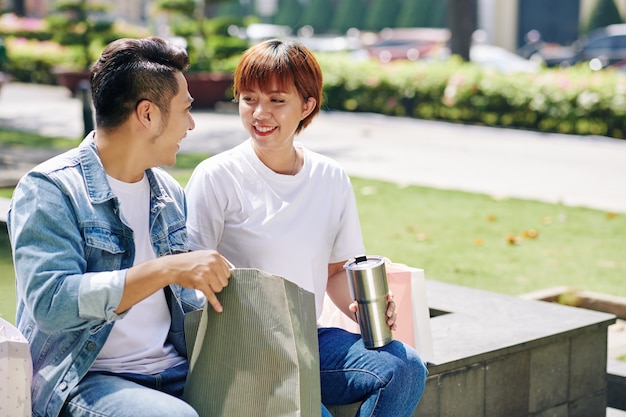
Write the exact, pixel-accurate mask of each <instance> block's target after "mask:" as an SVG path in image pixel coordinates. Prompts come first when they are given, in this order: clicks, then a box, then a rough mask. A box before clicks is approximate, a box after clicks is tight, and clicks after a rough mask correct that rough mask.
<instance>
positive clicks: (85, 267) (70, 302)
mask: <svg viewBox="0 0 626 417" xmlns="http://www.w3.org/2000/svg"><path fill="white" fill-rule="evenodd" d="M70 195H72V192H71V191H69V190H62V189H61V188H60V187H59V184H55V183H53V182H52V181H51V180H50V179H49V177H48V176H46V175H44V174H42V173H30V174H28V175H27V176H26V177H24V178H23V179H22V181H21V182H20V185H19V186H18V187H17V188H16V190H15V193H14V197H13V204H12V207H11V210H10V214H9V218H10V232H11V235H12V246H13V256H14V264H15V272H16V276H17V277H18V279H17V292H18V294H20V295H21V296H22V299H23V300H24V302H25V307H26V308H27V309H28V310H29V311H30V312H31V314H32V316H33V318H34V319H35V321H36V322H37V324H38V326H40V328H41V329H42V330H43V331H45V332H47V333H52V334H53V333H57V332H62V331H66V330H73V329H79V328H84V327H91V326H93V324H94V323H93V320H101V321H102V322H110V321H113V320H115V319H117V318H119V316H117V315H116V314H115V313H114V310H115V309H116V308H117V305H118V304H119V302H120V300H121V297H122V292H123V288H124V280H125V275H126V269H123V268H122V269H120V267H121V265H120V264H119V262H120V261H119V260H118V259H119V258H120V253H121V252H124V251H125V248H124V244H123V242H122V241H123V237H124V233H126V234H128V233H129V232H125V231H124V230H119V231H118V233H113V232H115V231H114V230H112V229H113V228H112V227H111V225H110V224H105V222H104V219H98V217H91V219H89V218H88V217H87V216H85V215H84V213H80V212H81V211H84V208H80V207H77V203H76V200H77V199H76V197H75V196H73V198H71V197H70ZM121 229H122V228H121ZM127 238H128V239H132V235H130V236H128V237H127ZM95 256H98V257H100V258H101V259H99V260H98V261H97V262H96V263H95V264H93V263H92V264H90V262H89V259H90V258H93V257H95ZM108 257H110V258H111V259H109V260H107V258H108ZM107 263H110V265H106V264H107ZM94 265H97V266H98V267H97V268H94ZM106 266H111V267H110V268H108V267H106ZM114 266H115V267H114ZM90 268H93V269H94V270H90Z"/></svg>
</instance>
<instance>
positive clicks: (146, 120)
mask: <svg viewBox="0 0 626 417" xmlns="http://www.w3.org/2000/svg"><path fill="white" fill-rule="evenodd" d="M135 117H136V118H137V121H138V122H139V123H141V124H142V125H144V126H146V127H150V124H151V123H152V121H153V119H154V105H153V104H152V102H151V101H150V100H141V101H140V102H139V104H137V107H135Z"/></svg>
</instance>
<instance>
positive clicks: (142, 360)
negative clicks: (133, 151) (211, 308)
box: [91, 175, 185, 374]
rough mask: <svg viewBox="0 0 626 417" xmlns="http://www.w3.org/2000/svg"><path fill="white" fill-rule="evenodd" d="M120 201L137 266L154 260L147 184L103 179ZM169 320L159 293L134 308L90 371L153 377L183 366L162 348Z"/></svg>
mask: <svg viewBox="0 0 626 417" xmlns="http://www.w3.org/2000/svg"><path fill="white" fill-rule="evenodd" d="M107 179H108V181H109V185H110V186H111V189H112V190H113V193H114V194H115V195H116V196H117V198H118V199H119V201H120V206H121V213H122V219H123V220H124V221H125V222H126V224H127V225H128V226H129V227H130V228H131V229H133V233H134V241H135V261H134V264H135V265H137V264H139V263H141V262H145V261H147V260H150V259H154V258H155V254H154V249H153V248H152V243H151V240H150V230H149V225H150V220H149V219H150V217H149V216H150V184H149V182H148V178H147V177H146V176H145V175H144V177H143V179H142V180H141V181H139V182H135V183H126V182H122V181H119V180H117V179H115V178H113V177H110V176H107ZM170 324H171V316H170V312H169V309H168V307H167V301H166V300H165V293H164V292H163V290H160V291H157V292H155V293H154V294H152V295H151V296H149V297H148V298H146V299H144V300H143V301H141V302H139V303H137V304H136V305H134V306H133V307H132V308H131V309H130V311H128V313H127V314H126V316H124V317H123V318H122V319H120V320H118V321H116V322H115V324H114V325H113V329H112V331H111V334H110V335H109V337H108V338H107V341H106V343H105V344H104V346H103V348H102V350H101V351H100V353H99V355H98V357H97V358H96V361H95V362H94V364H93V365H92V367H91V370H93V371H108V372H117V373H119V372H130V373H137V374H155V373H158V372H162V371H164V370H166V369H168V368H171V367H173V366H176V365H179V364H180V363H183V362H184V360H185V359H184V358H183V357H181V356H180V355H179V354H178V352H177V351H176V350H175V349H174V347H173V346H172V345H171V344H166V339H167V334H168V332H169V329H170Z"/></svg>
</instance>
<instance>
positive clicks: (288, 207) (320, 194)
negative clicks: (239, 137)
mask: <svg viewBox="0 0 626 417" xmlns="http://www.w3.org/2000/svg"><path fill="white" fill-rule="evenodd" d="M295 146H298V147H300V148H301V149H302V150H303V155H304V166H303V167H302V169H301V170H300V172H298V173H297V174H296V175H293V176H292V175H283V174H277V173H276V172H274V171H272V170H271V169H270V168H268V167H267V166H266V165H264V164H263V163H262V162H261V160H260V159H259V158H258V157H257V156H256V154H255V153H254V150H253V148H252V144H251V140H250V139H248V140H247V141H246V142H244V143H242V144H240V145H238V146H236V147H235V148H233V149H231V150H229V151H226V152H223V153H221V154H218V155H215V156H213V157H211V158H209V159H207V160H205V161H203V162H202V163H200V164H199V165H198V167H197V168H196V169H195V170H194V173H193V174H192V176H191V178H190V181H189V183H188V184H187V187H186V190H185V191H186V194H187V201H188V213H189V216H188V223H187V229H188V233H189V244H190V247H191V249H193V250H196V249H216V250H217V251H218V252H220V253H221V254H222V255H223V256H225V257H226V258H227V259H228V260H230V261H231V262H232V263H233V264H234V265H235V266H236V267H242V268H258V269H262V270H264V271H267V272H270V273H274V274H277V275H280V276H282V277H284V278H286V279H288V280H290V281H292V282H294V283H296V284H298V285H299V286H300V287H302V288H304V289H306V290H308V291H311V292H313V293H314V294H315V298H316V309H317V317H318V318H319V316H320V314H321V312H322V304H323V299H324V294H325V291H326V283H327V281H328V264H329V263H335V262H341V261H345V260H348V259H350V258H353V257H355V256H358V255H362V254H363V253H364V247H363V239H362V236H361V228H360V224H359V217H358V212H357V207H356V201H355V198H354V192H353V190H352V185H351V183H350V179H349V177H348V175H347V174H346V173H345V171H344V170H343V168H341V167H340V166H339V164H337V163H336V162H334V161H333V160H331V159H330V158H327V157H325V156H323V155H320V154H318V153H315V152H312V151H309V150H307V149H304V148H303V147H302V145H301V144H299V143H296V144H295Z"/></svg>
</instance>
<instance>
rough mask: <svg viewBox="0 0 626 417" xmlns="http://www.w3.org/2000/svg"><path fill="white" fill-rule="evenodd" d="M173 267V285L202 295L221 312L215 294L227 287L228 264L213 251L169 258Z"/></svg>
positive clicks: (188, 253)
mask: <svg viewBox="0 0 626 417" xmlns="http://www.w3.org/2000/svg"><path fill="white" fill-rule="evenodd" d="M169 258H171V260H172V261H173V263H174V264H175V265H170V267H174V268H175V269H176V270H175V271H173V272H175V283H176V284H178V285H180V286H182V287H185V288H193V289H196V290H199V291H202V293H204V295H205V297H206V299H207V302H208V303H209V304H211V306H212V307H213V309H214V310H215V311H217V312H218V313H221V312H222V311H223V308H222V305H221V304H220V302H219V301H218V299H217V297H216V295H215V294H217V293H219V292H221V291H222V289H224V287H226V286H227V285H228V279H229V278H230V276H231V274H230V268H229V266H230V265H229V263H228V261H227V260H226V258H224V257H223V256H222V255H220V254H219V253H217V252H216V251H214V250H200V251H192V252H187V253H182V254H178V255H174V256H170V257H169Z"/></svg>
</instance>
